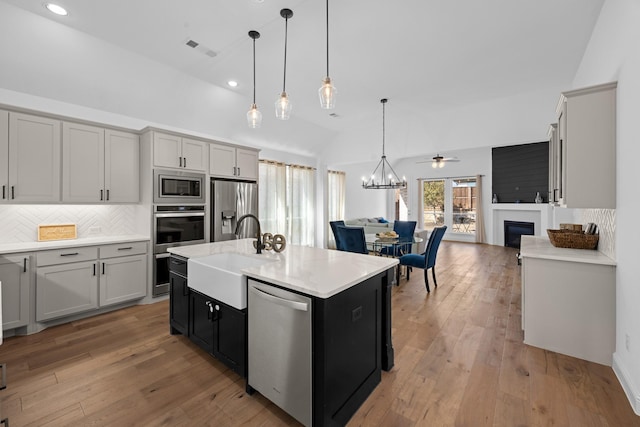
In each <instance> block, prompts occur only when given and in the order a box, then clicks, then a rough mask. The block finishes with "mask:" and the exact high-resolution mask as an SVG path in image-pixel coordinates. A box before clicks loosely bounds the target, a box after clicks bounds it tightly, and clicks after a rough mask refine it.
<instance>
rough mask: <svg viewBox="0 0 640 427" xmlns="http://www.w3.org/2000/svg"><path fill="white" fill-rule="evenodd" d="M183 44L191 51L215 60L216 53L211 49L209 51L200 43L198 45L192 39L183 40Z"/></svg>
mask: <svg viewBox="0 0 640 427" xmlns="http://www.w3.org/2000/svg"><path fill="white" fill-rule="evenodd" d="M184 44H185V45H187V46H189V47H190V48H192V49H195V50H196V51H198V52H200V53H203V54H205V55H207V56H208V57H210V58H215V57H216V56H217V55H218V53H217V52H216V51H214V50H213V49H209V48H208V47H206V46H204V45H201V44H200V43H198V42H197V41H195V40H192V39H186V40H184Z"/></svg>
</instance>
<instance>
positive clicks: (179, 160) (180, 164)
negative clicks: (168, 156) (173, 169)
mask: <svg viewBox="0 0 640 427" xmlns="http://www.w3.org/2000/svg"><path fill="white" fill-rule="evenodd" d="M178 164H179V166H180V167H182V157H178Z"/></svg>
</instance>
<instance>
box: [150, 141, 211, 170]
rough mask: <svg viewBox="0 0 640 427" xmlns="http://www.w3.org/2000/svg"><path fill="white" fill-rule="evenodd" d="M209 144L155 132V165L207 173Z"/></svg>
mask: <svg viewBox="0 0 640 427" xmlns="http://www.w3.org/2000/svg"><path fill="white" fill-rule="evenodd" d="M207 157H208V156H207V143H206V142H204V141H199V140H195V139H189V138H183V137H181V136H177V135H170V134H164V133H160V132H153V165H154V166H156V167H163V168H177V169H185V170H192V171H198V172H205V171H206V170H207Z"/></svg>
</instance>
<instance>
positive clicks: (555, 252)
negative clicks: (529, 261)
mask: <svg viewBox="0 0 640 427" xmlns="http://www.w3.org/2000/svg"><path fill="white" fill-rule="evenodd" d="M520 255H521V256H523V257H528V258H538V259H549V260H556V261H570V262H580V263H586V264H599V265H613V266H615V265H616V262H615V260H613V259H611V258H609V257H608V256H606V255H604V254H603V253H602V252H599V251H597V250H589V249H569V248H556V247H555V246H553V245H552V244H551V242H550V241H549V238H548V237H538V236H522V238H521V244H520Z"/></svg>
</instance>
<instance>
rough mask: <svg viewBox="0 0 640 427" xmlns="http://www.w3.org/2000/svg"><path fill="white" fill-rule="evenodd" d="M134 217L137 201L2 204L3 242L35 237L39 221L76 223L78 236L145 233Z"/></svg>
mask: <svg viewBox="0 0 640 427" xmlns="http://www.w3.org/2000/svg"><path fill="white" fill-rule="evenodd" d="M135 218H136V206H135V205H6V206H0V244H2V243H18V242H33V241H36V240H38V225H40V224H76V225H77V227H78V237H79V238H82V237H92V236H98V235H100V236H114V235H122V234H144V233H140V231H139V230H136V221H135Z"/></svg>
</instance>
